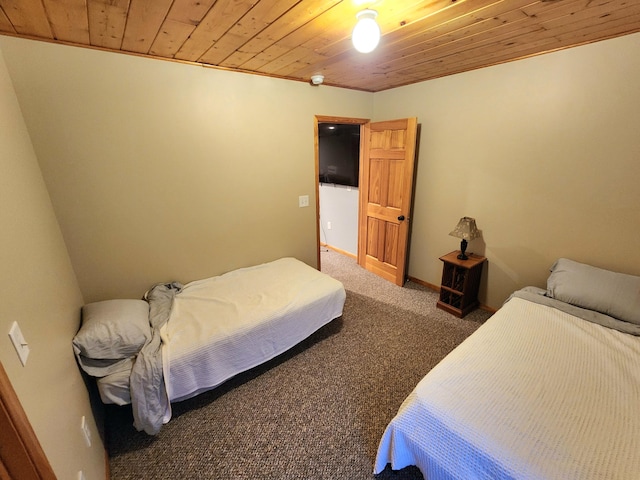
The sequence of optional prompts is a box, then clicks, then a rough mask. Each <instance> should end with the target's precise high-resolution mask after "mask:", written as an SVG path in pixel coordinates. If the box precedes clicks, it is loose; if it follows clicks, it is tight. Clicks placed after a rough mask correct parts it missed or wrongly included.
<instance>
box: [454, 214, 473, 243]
mask: <svg viewBox="0 0 640 480" xmlns="http://www.w3.org/2000/svg"><path fill="white" fill-rule="evenodd" d="M449 235H451V236H452V237H458V238H462V239H463V240H466V241H471V240H473V239H474V238H478V237H479V236H480V231H479V230H478V227H476V220H475V218H471V217H462V218H461V219H460V221H459V222H458V225H456V228H454V229H453V231H452V232H451V233H450V234H449Z"/></svg>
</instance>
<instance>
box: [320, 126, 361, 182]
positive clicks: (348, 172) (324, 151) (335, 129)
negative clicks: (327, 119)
mask: <svg viewBox="0 0 640 480" xmlns="http://www.w3.org/2000/svg"><path fill="white" fill-rule="evenodd" d="M318 149H319V156H320V176H319V181H320V183H329V184H336V185H346V186H349V187H357V186H358V169H359V166H360V125H347V124H335V123H320V124H318Z"/></svg>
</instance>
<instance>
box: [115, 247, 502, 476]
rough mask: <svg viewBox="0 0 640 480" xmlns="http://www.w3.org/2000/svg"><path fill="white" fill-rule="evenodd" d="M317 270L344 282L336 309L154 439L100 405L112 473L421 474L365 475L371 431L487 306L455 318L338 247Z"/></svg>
mask: <svg viewBox="0 0 640 480" xmlns="http://www.w3.org/2000/svg"><path fill="white" fill-rule="evenodd" d="M321 258H322V270H323V271H324V272H325V273H328V274H329V275H331V276H333V277H335V278H337V279H339V280H340V281H342V282H343V284H344V285H345V288H346V289H347V300H346V302H345V308H344V313H343V315H342V317H341V318H339V319H336V320H334V321H332V322H331V323H330V324H329V325H327V326H325V327H323V328H322V329H320V330H319V331H318V332H316V333H315V334H314V335H312V336H311V337H310V338H308V339H307V340H305V341H304V342H302V343H301V344H299V345H298V346H296V347H294V348H293V349H292V350H290V351H288V352H286V353H285V354H283V355H281V356H280V357H278V358H276V359H274V360H273V361H270V362H268V363H267V364H265V365H262V366H260V367H257V368H256V369H253V370H251V371H250V372H246V373H244V374H241V375H238V376H237V377H235V378H233V379H231V380H230V381H228V382H226V383H225V384H224V385H222V386H220V387H218V388H217V389H215V390H213V391H210V392H207V393H204V394H201V395H199V396H198V397H196V398H193V399H190V400H187V401H184V402H180V403H177V404H174V406H173V418H172V420H171V421H170V422H169V423H168V424H167V425H165V426H164V427H163V428H162V430H161V432H160V433H159V434H158V435H157V436H154V437H151V436H148V435H146V434H144V433H139V432H136V431H135V429H134V428H133V426H132V417H131V409H130V408H128V407H113V406H110V407H109V408H108V409H107V444H108V449H109V455H110V468H111V478H112V479H113V480H121V479H187V478H189V479H191V478H196V479H274V480H275V479H282V480H289V479H291V480H293V479H314V480H316V479H317V480H321V479H332V480H333V479H346V480H359V479H367V480H371V479H373V478H377V479H378V480H392V479H393V480H417V479H422V475H421V474H420V472H419V471H418V470H417V469H416V468H415V467H409V468H405V469H403V470H401V471H398V472H393V471H391V470H390V468H387V470H385V471H384V472H383V473H382V474H380V475H379V476H378V477H374V476H373V474H372V469H373V462H374V460H375V455H376V449H377V446H378V441H379V439H380V437H381V436H382V433H383V431H384V429H385V427H386V425H387V423H388V422H389V421H390V420H391V418H392V417H393V416H394V415H395V413H396V411H397V409H398V407H399V406H400V404H401V403H402V401H403V400H404V398H405V397H406V396H407V395H408V394H409V392H410V391H411V390H412V389H413V387H414V386H415V385H416V384H417V383H418V381H419V380H420V379H421V378H422V377H423V376H424V375H425V374H426V373H427V372H428V371H429V370H430V369H431V368H432V367H433V366H434V365H435V364H436V363H437V362H438V361H439V360H441V359H442V358H443V357H444V356H445V355H446V354H447V353H448V352H450V351H451V350H452V349H453V348H455V346H456V345H458V344H459V343H460V342H461V341H462V340H464V339H465V338H466V337H467V336H468V335H470V334H471V333H472V332H473V331H475V330H476V328H478V327H479V326H480V325H481V323H482V322H484V321H485V320H486V319H487V318H488V317H489V316H490V314H489V313H487V312H484V311H481V310H476V311H475V312H473V313H471V314H469V315H467V316H466V317H465V318H464V319H458V318H456V317H454V316H452V315H449V314H447V313H445V312H443V311H441V310H437V309H436V308H435V303H436V300H437V295H436V294H435V293H434V292H432V291H430V290H428V289H426V288H424V287H422V286H420V285H417V284H415V283H412V282H408V283H407V284H406V285H405V287H402V288H401V287H397V286H395V285H393V284H391V283H389V282H386V281H384V280H382V279H380V278H378V277H376V276H375V275H373V274H371V273H369V272H367V271H365V270H363V269H362V268H360V267H359V266H357V265H356V263H355V261H354V260H352V259H350V258H348V257H345V256H343V255H340V254H338V253H335V252H332V251H327V252H323V253H322V257H321Z"/></svg>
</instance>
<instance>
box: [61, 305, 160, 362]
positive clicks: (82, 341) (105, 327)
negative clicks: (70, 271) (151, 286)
mask: <svg viewBox="0 0 640 480" xmlns="http://www.w3.org/2000/svg"><path fill="white" fill-rule="evenodd" d="M150 339H151V325H150V324H149V304H148V303H147V302H145V301H144V300H105V301H103V302H95V303H89V304H87V305H85V306H84V307H82V327H80V331H79V332H78V333H77V334H76V336H75V337H74V339H73V348H74V351H75V352H76V355H82V356H83V357H86V358H90V359H98V360H122V359H125V358H129V357H132V356H134V355H137V354H138V352H139V351H140V349H141V348H142V347H143V345H144V344H145V343H147V342H148V341H149V340H150ZM106 363H111V362H106Z"/></svg>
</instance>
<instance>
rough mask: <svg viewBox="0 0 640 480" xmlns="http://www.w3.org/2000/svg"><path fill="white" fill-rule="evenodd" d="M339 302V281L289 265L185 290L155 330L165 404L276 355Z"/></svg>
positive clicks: (338, 309)
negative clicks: (158, 338) (159, 342)
mask: <svg viewBox="0 0 640 480" xmlns="http://www.w3.org/2000/svg"><path fill="white" fill-rule="evenodd" d="M344 301H345V290H344V287H343V286H342V284H341V283H340V282H339V281H337V280H335V279H333V278H331V277H330V276H328V275H326V274H324V273H321V272H319V271H317V270H316V269H314V268H312V267H310V266H308V265H306V264H304V263H303V262H300V261H299V260H296V259H293V258H283V259H280V260H276V261H274V262H270V263H266V264H263V265H258V266H254V267H248V268H243V269H239V270H235V271H233V272H229V273H227V274H225V275H221V276H218V277H213V278H209V279H205V280H199V281H195V282H192V283H189V284H187V285H185V286H184V288H183V290H182V291H181V292H180V293H179V294H178V295H176V298H175V300H174V304H173V309H172V312H171V317H170V319H169V321H168V322H167V324H166V325H165V326H164V327H163V329H162V330H161V336H162V340H163V350H162V356H163V365H164V375H165V383H166V387H167V392H168V395H169V399H170V400H171V401H172V402H173V401H179V400H184V399H186V398H189V397H192V396H194V395H197V394H198V393H200V392H202V391H204V390H208V389H211V388H213V387H215V386H217V385H220V384H221V383H223V382H224V381H225V380H227V379H229V378H231V377H233V376H234V375H237V374H238V373H240V372H243V371H245V370H248V369H250V368H252V367H255V366H256V365H259V364H261V363H263V362H265V361H267V360H269V359H271V358H273V357H275V356H277V355H279V354H280V353H283V352H284V351H286V350H288V349H289V348H291V347H292V346H294V345H296V344H297V343H299V342H300V341H302V340H303V339H305V338H307V337H308V336H309V335H311V334H312V333H313V332H315V331H316V330H317V329H319V328H320V327H322V326H323V325H325V324H326V323H328V322H330V321H331V320H333V319H334V318H337V317H339V316H340V315H342V308H343V305H344Z"/></svg>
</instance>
